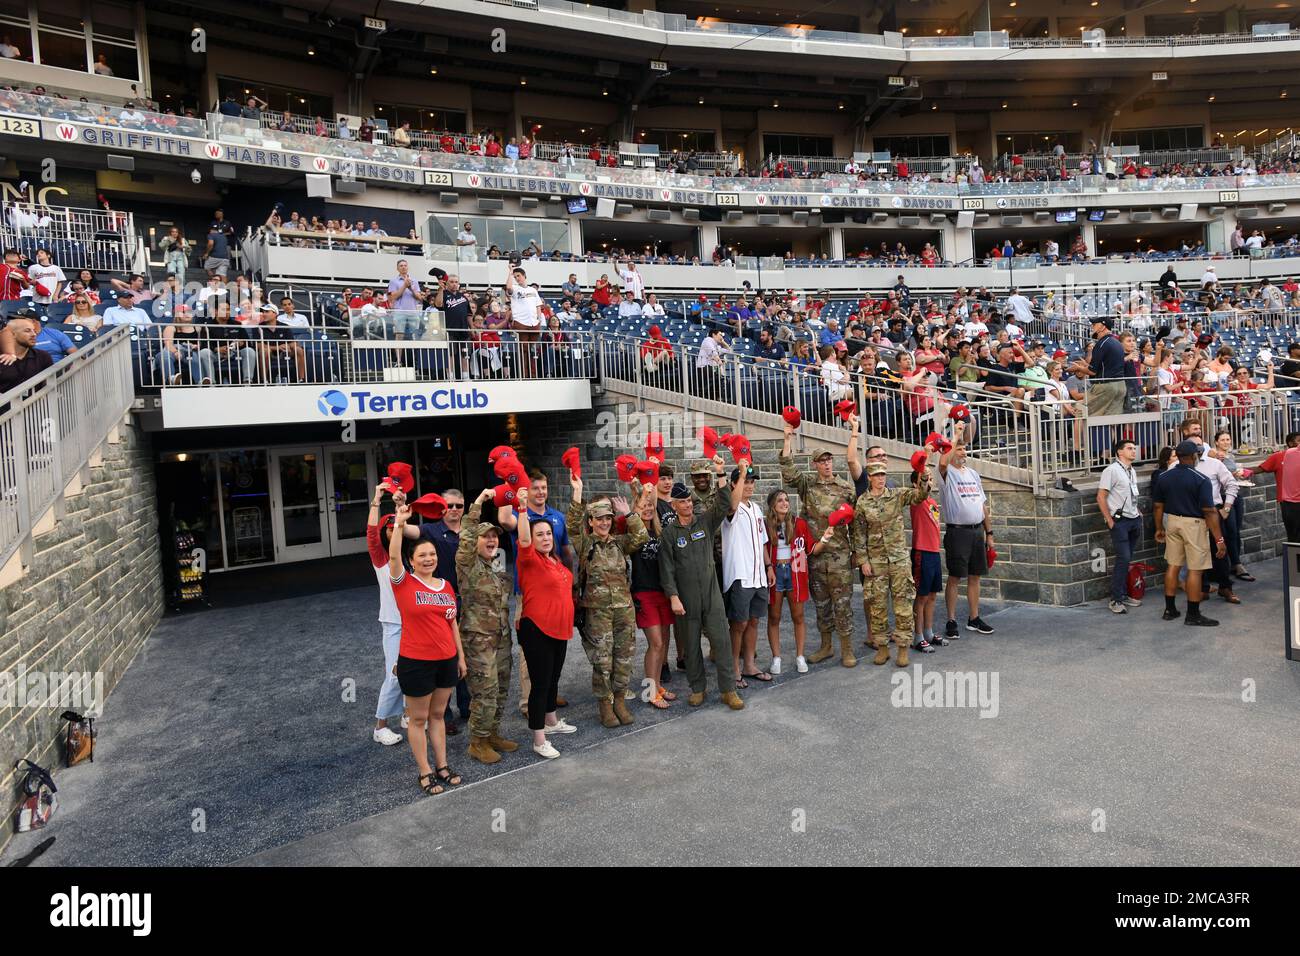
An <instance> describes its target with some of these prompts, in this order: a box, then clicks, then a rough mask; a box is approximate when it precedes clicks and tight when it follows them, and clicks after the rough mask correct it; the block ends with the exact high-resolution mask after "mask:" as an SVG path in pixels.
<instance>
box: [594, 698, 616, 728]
mask: <svg viewBox="0 0 1300 956" xmlns="http://www.w3.org/2000/svg"><path fill="white" fill-rule="evenodd" d="M596 708H597V709H598V710H599V711H600V725H601V726H602V727H617V726H618V718H617V717H615V716H614V702H613V701H612V700H598V701H596Z"/></svg>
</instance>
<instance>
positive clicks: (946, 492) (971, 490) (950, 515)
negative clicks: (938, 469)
mask: <svg viewBox="0 0 1300 956" xmlns="http://www.w3.org/2000/svg"><path fill="white" fill-rule="evenodd" d="M940 492H941V496H940V497H941V500H940V507H941V508H942V509H943V521H944V524H979V523H980V522H982V521H983V520H984V502H985V501H986V500H987V499H986V497H985V494H984V483H983V482H982V481H980V476H979V472H977V471H976V470H975V469H974V468H957V467H955V466H954V465H949V466H948V468H947V474H946V475H944V476H943V483H942V487H941V488H940Z"/></svg>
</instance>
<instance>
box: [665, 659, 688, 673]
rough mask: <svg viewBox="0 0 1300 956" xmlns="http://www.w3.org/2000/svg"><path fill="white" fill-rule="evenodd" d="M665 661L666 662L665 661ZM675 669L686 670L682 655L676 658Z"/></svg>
mask: <svg viewBox="0 0 1300 956" xmlns="http://www.w3.org/2000/svg"><path fill="white" fill-rule="evenodd" d="M665 663H666V662H665ZM677 669H678V670H679V671H685V670H686V658H684V657H679V658H677Z"/></svg>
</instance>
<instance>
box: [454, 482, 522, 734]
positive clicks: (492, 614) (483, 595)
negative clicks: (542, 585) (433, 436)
mask: <svg viewBox="0 0 1300 956" xmlns="http://www.w3.org/2000/svg"><path fill="white" fill-rule="evenodd" d="M482 509H483V506H482V504H481V503H480V502H477V501H476V502H474V504H473V505H471V506H470V509H469V513H468V514H467V515H465V521H464V524H463V526H462V528H461V532H460V545H459V546H458V547H457V548H456V583H457V584H459V585H460V598H461V605H460V635H461V641H462V643H463V644H464V645H465V666H466V667H467V668H468V669H469V675H468V676H469V679H468V681H467V683H468V684H469V692H470V702H469V732H470V735H471V736H473V737H493V736H496V735H497V734H498V732H499V731H500V729H501V716H502V714H503V713H504V712H505V707H506V695H507V693H508V692H509V690H510V611H509V605H510V592H511V590H512V584H511V580H510V574H509V573H508V572H507V571H506V570H505V568H504V567H502V568H501V569H500V570H497V569H496V568H495V566H494V562H492V561H484V560H483V559H482V558H481V557H480V556H479V554H478V539H479V536H480V535H481V534H482V532H483V527H482V526H481V524H480V515H481V513H482Z"/></svg>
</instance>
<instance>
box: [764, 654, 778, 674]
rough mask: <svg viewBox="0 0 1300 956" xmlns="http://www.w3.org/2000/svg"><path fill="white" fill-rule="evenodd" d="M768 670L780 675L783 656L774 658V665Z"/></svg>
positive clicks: (770, 672)
mask: <svg viewBox="0 0 1300 956" xmlns="http://www.w3.org/2000/svg"><path fill="white" fill-rule="evenodd" d="M767 672H768V673H769V674H777V675H779V674H780V673H781V658H779V657H774V658H772V666H771V667H769V668H768V669H767Z"/></svg>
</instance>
